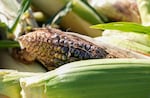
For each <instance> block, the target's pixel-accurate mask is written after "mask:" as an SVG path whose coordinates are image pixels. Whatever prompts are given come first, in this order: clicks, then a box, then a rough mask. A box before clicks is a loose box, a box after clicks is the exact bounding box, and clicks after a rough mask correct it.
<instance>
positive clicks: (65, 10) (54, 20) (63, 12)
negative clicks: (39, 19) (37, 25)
mask: <svg viewBox="0 0 150 98" xmlns="http://www.w3.org/2000/svg"><path fill="white" fill-rule="evenodd" d="M71 9H72V1H70V2H68V3H67V4H66V5H65V6H64V7H63V8H62V9H61V10H60V11H59V12H58V13H56V15H54V17H52V19H50V23H51V24H55V23H59V22H60V20H61V19H62V17H63V16H65V15H66V14H67V13H68V12H70V11H71Z"/></svg>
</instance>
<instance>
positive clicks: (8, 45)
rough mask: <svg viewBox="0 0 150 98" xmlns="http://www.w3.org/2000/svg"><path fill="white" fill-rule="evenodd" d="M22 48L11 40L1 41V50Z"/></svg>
mask: <svg viewBox="0 0 150 98" xmlns="http://www.w3.org/2000/svg"><path fill="white" fill-rule="evenodd" d="M14 47H20V45H19V43H18V42H16V41H11V40H0V48H14Z"/></svg>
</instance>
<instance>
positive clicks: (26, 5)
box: [10, 0, 31, 33]
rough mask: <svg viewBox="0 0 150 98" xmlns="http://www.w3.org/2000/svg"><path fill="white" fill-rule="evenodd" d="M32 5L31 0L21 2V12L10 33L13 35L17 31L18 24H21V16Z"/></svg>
mask: <svg viewBox="0 0 150 98" xmlns="http://www.w3.org/2000/svg"><path fill="white" fill-rule="evenodd" d="M30 3H31V0H23V1H22V2H21V8H20V10H19V12H18V16H17V18H16V20H15V22H14V24H13V25H12V27H11V28H10V32H11V33H13V31H14V30H15V29H16V27H17V24H18V22H19V20H20V18H21V15H22V14H23V13H24V12H25V11H26V10H27V9H28V8H29V6H30Z"/></svg>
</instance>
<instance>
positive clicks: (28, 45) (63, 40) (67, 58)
mask: <svg viewBox="0 0 150 98" xmlns="http://www.w3.org/2000/svg"><path fill="white" fill-rule="evenodd" d="M18 41H19V42H20V45H21V46H22V50H21V51H18V52H17V51H16V52H15V51H14V56H15V57H16V58H17V59H20V60H21V61H24V62H33V61H35V60H38V61H39V62H41V63H42V64H43V65H44V66H45V67H46V68H47V69H48V70H51V69H54V68H57V67H59V66H61V65H63V64H66V63H69V62H73V61H79V60H85V59H98V58H99V59H100V58H101V59H103V58H145V56H142V55H141V56H140V55H138V54H136V53H132V52H130V53H129V51H126V50H121V49H119V48H117V47H116V48H115V47H111V46H109V45H107V44H103V43H97V42H96V41H95V40H94V39H92V38H90V37H87V36H83V35H80V34H75V33H71V32H63V31H60V30H58V29H54V28H48V27H47V28H41V29H37V30H35V31H33V32H30V33H28V34H26V35H23V36H20V37H19V39H18Z"/></svg>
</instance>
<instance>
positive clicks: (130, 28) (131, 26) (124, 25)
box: [90, 22, 150, 35]
mask: <svg viewBox="0 0 150 98" xmlns="http://www.w3.org/2000/svg"><path fill="white" fill-rule="evenodd" d="M90 28H93V29H102V30H105V29H109V30H120V31H124V32H135V33H141V34H148V35H150V26H142V25H141V24H137V23H133V22H112V23H106V24H98V25H93V26H91V27H90Z"/></svg>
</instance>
